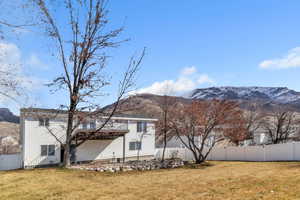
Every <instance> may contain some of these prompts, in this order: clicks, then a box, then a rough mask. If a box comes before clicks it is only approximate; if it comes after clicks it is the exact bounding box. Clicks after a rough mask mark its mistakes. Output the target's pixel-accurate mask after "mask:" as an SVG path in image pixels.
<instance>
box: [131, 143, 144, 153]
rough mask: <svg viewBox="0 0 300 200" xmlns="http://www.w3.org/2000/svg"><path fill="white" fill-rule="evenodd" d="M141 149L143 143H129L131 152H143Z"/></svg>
mask: <svg viewBox="0 0 300 200" xmlns="http://www.w3.org/2000/svg"><path fill="white" fill-rule="evenodd" d="M141 149H142V143H141V142H129V150H130V151H135V150H141Z"/></svg>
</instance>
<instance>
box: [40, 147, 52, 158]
mask: <svg viewBox="0 0 300 200" xmlns="http://www.w3.org/2000/svg"><path fill="white" fill-rule="evenodd" d="M41 156H55V145H41Z"/></svg>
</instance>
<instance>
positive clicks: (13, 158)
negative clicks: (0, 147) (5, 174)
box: [0, 153, 22, 171]
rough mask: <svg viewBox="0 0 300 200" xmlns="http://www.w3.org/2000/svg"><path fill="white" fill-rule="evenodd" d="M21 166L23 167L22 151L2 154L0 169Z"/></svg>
mask: <svg viewBox="0 0 300 200" xmlns="http://www.w3.org/2000/svg"><path fill="white" fill-rule="evenodd" d="M21 167H22V156H21V154H20V153H18V154H3V155H2V154H1V155H0V171H1V170H13V169H19V168H21Z"/></svg>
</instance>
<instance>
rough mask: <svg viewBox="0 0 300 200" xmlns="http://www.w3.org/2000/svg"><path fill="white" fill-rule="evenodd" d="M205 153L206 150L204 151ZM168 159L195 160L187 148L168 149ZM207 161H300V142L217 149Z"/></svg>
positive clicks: (159, 156)
mask: <svg viewBox="0 0 300 200" xmlns="http://www.w3.org/2000/svg"><path fill="white" fill-rule="evenodd" d="M204 151H205V150H204ZM161 154H162V149H157V150H156V158H161ZM165 155H166V156H165V157H166V158H172V157H179V158H181V159H183V160H194V157H193V154H192V152H191V151H190V150H189V149H186V148H167V149H166V154H165ZM207 160H220V161H221V160H228V161H260V162H262V161H293V160H294V161H299V160H300V142H294V143H285V144H274V145H265V146H246V147H226V148H225V147H215V148H213V149H212V150H211V152H210V154H209V155H208V157H207Z"/></svg>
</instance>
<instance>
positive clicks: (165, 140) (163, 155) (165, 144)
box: [161, 134, 167, 162]
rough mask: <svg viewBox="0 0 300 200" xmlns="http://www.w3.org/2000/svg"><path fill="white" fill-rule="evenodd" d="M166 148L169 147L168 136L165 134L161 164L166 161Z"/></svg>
mask: <svg viewBox="0 0 300 200" xmlns="http://www.w3.org/2000/svg"><path fill="white" fill-rule="evenodd" d="M166 147H167V134H164V148H163V153H162V157H161V162H164V161H165V152H166Z"/></svg>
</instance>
